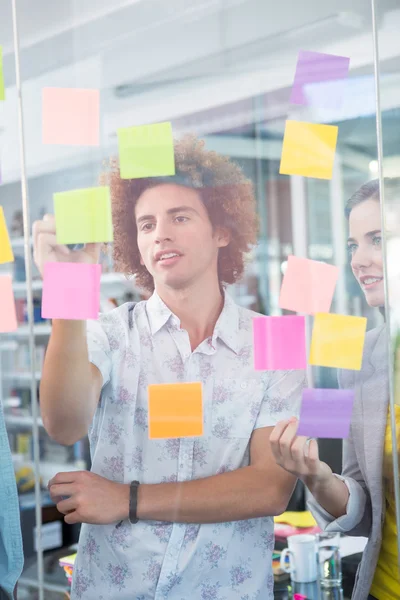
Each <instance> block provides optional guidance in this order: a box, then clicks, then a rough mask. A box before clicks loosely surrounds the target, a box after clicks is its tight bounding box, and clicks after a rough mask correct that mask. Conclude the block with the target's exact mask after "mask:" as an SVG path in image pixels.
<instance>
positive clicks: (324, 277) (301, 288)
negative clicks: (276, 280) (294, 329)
mask: <svg viewBox="0 0 400 600" xmlns="http://www.w3.org/2000/svg"><path fill="white" fill-rule="evenodd" d="M338 277H339V268H338V267H336V266H335V265H328V264H327V263H324V262H320V261H318V260H310V259H309V258H300V257H299V256H289V257H288V263H287V268H286V271H285V275H284V277H283V281H282V287H281V293H280V297H279V306H280V308H284V309H286V310H293V311H295V312H299V313H304V314H306V315H315V314H316V313H317V312H324V313H328V312H329V311H330V308H331V304H332V299H333V294H334V293H335V287H336V283H337V280H338Z"/></svg>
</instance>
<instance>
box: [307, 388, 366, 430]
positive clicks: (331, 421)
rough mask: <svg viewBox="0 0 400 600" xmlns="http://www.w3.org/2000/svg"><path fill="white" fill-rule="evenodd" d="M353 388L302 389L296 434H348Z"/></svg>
mask: <svg viewBox="0 0 400 600" xmlns="http://www.w3.org/2000/svg"><path fill="white" fill-rule="evenodd" d="M353 403H354V390H337V389H310V388H306V389H304V390H303V398H302V403H301V409H300V419H299V427H298V430H297V435H306V436H307V437H314V438H340V439H345V438H347V437H348V436H349V432H350V421H351V416H352V413H353Z"/></svg>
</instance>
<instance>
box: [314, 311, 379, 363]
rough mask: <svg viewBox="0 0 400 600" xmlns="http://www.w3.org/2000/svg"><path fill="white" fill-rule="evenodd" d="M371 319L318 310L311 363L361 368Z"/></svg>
mask: <svg viewBox="0 0 400 600" xmlns="http://www.w3.org/2000/svg"><path fill="white" fill-rule="evenodd" d="M366 328H367V319H366V318H365V317H352V316H349V315H335V314H331V313H317V314H316V315H315V319H314V327H313V332H312V339H311V349H310V360H309V362H310V365H317V366H320V367H334V368H336V369H353V370H355V371H359V370H360V369H361V363H362V354H363V348H364V339H365V331H366Z"/></svg>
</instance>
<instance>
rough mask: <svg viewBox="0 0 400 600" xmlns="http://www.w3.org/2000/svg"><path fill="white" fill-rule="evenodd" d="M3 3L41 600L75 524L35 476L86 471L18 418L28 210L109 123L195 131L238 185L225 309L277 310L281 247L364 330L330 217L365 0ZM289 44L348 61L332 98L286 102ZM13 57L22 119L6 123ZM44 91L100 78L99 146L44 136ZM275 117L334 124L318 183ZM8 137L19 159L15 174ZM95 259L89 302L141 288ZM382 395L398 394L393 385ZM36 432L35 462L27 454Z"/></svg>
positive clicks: (42, 327)
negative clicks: (290, 157) (285, 158)
mask: <svg viewBox="0 0 400 600" xmlns="http://www.w3.org/2000/svg"><path fill="white" fill-rule="evenodd" d="M397 4H398V2H397V0H387V1H386V0H380V2H379V9H378V11H377V12H378V28H379V31H378V39H379V49H380V63H379V65H380V79H379V84H380V91H381V112H380V114H379V115H378V117H379V119H381V120H382V131H383V167H384V174H385V175H386V176H387V177H397V176H398V175H399V173H398V161H399V160H400V159H399V156H398V148H397V145H398V141H397V137H398V135H397V131H398V124H399V123H398V121H399V106H400V84H399V81H398V73H397V71H398V64H399V58H400V45H399V43H398V33H397V32H398V27H397V25H398V20H399V19H400V10H399V9H398V6H396V5H397ZM16 5H17V6H16V16H17V21H16V24H17V25H18V30H19V48H15V45H14V40H13V19H12V11H11V8H12V2H11V0H7V2H3V4H2V6H1V7H0V46H2V49H3V65H4V80H5V87H6V98H5V101H4V102H0V173H1V179H0V205H1V206H2V207H3V210H4V215H5V220H6V223H7V226H8V231H9V233H10V237H11V245H12V248H13V252H14V256H15V260H14V262H13V263H6V264H4V265H0V269H1V271H0V273H3V274H4V273H10V274H11V275H12V280H13V292H14V296H15V303H16V311H17V319H18V329H17V330H16V331H14V332H12V333H9V334H0V400H1V402H2V404H3V408H4V415H5V422H6V426H7V430H8V434H9V441H10V447H11V450H12V454H13V462H14V468H15V474H16V479H17V483H18V489H19V499H20V508H21V523H22V530H23V541H24V553H25V568H24V572H23V574H22V577H21V580H20V583H19V597H20V598H40V599H42V598H49V599H52V598H54V599H55V598H63V597H64V594H65V593H66V592H67V590H68V582H67V580H66V579H65V576H64V573H63V571H62V570H61V569H60V568H59V567H58V559H59V558H60V557H62V556H65V555H66V554H68V553H72V552H73V551H74V550H76V544H77V542H78V537H79V526H78V525H74V526H71V525H67V524H65V523H64V522H63V515H61V514H60V513H58V511H57V509H56V507H55V505H54V503H53V502H52V501H51V499H50V496H49V494H48V491H47V489H46V486H47V483H48V481H49V480H50V479H51V478H52V477H53V476H54V475H55V474H56V473H58V472H60V471H61V472H62V471H72V470H74V469H75V470H85V469H90V466H91V456H90V452H89V444H88V441H87V438H84V439H82V440H81V441H79V442H77V443H76V444H74V445H73V446H62V445H60V444H57V443H56V442H54V441H53V440H52V439H51V438H50V437H49V435H48V433H47V432H46V430H45V428H44V426H43V422H42V420H41V417H40V415H39V416H38V419H37V423H36V426H37V429H36V430H35V429H34V428H33V416H32V405H33V403H35V404H36V406H37V409H38V410H39V411H40V408H39V402H38V399H39V392H38V388H39V382H40V379H41V368H42V364H43V360H44V354H45V351H46V346H47V343H48V340H49V336H50V334H51V322H50V320H47V319H43V318H42V316H41V298H42V280H41V278H40V276H39V272H38V271H37V269H36V267H35V266H34V263H33V262H32V278H31V280H27V278H26V273H27V262H28V256H29V255H30V252H31V245H32V237H31V229H30V228H31V225H32V223H33V221H35V220H37V219H41V218H42V217H43V216H44V215H45V214H46V213H51V214H53V213H54V206H53V195H54V194H55V193H57V192H64V191H67V190H75V189H82V188H88V187H93V186H96V185H98V182H99V177H100V174H101V172H102V170H103V168H104V162H105V161H107V160H108V158H109V157H110V156H116V155H117V154H118V139H117V133H116V132H117V129H118V128H121V127H129V126H133V125H141V124H147V123H158V122H163V121H170V122H171V123H172V129H173V133H174V136H175V137H176V138H179V137H181V136H182V135H183V134H186V133H193V134H195V135H196V136H198V137H199V138H201V139H204V140H205V144H206V147H207V148H208V149H210V150H215V151H216V152H218V153H221V154H223V155H225V156H228V157H231V158H232V159H233V160H234V161H235V162H237V163H238V164H239V165H240V166H241V168H242V169H243V171H244V173H245V174H246V176H247V177H248V178H249V179H250V180H251V182H252V184H253V186H254V190H255V193H256V200H257V208H258V216H259V223H260V227H259V235H258V243H257V246H256V247H254V248H252V250H251V253H250V255H249V260H248V264H247V267H246V271H245V274H244V277H243V278H242V280H241V281H240V282H238V283H236V284H235V285H232V286H230V287H229V290H228V291H229V293H230V294H231V295H232V297H233V298H234V299H235V301H236V302H237V303H238V304H239V305H241V306H243V307H246V308H249V309H251V310H254V311H256V312H259V313H262V314H264V315H271V316H279V315H283V314H289V311H286V310H284V309H282V308H280V302H279V297H280V289H281V284H282V279H283V276H284V273H285V271H286V269H287V264H288V257H289V256H290V255H296V256H298V257H304V258H309V259H313V260H316V261H323V262H325V263H328V264H331V265H337V266H338V267H339V270H340V274H339V279H338V282H337V285H336V288H335V295H334V299H333V304H332V307H331V312H332V313H338V314H342V315H353V316H363V317H366V318H367V319H368V321H367V328H368V330H372V329H374V328H376V327H382V325H383V324H384V319H383V316H382V312H383V311H379V310H378V308H376V307H375V308H373V307H371V306H369V305H368V303H367V301H366V299H365V294H364V293H363V291H362V289H361V288H360V286H359V284H358V283H357V281H356V280H355V278H354V276H353V273H352V270H351V268H350V266H349V256H348V250H347V237H348V223H347V221H346V218H345V216H344V207H345V204H346V201H347V200H348V199H349V198H350V196H352V194H353V193H354V192H355V191H356V190H357V189H358V188H359V186H360V185H362V184H363V183H365V182H367V181H369V180H371V179H375V178H377V177H378V176H379V162H378V158H379V157H378V151H377V136H376V123H377V118H376V116H377V115H376V97H375V75H374V48H373V36H372V13H371V7H370V5H369V3H368V2H365V1H364V0H353V2H352V4H351V7H350V5H349V3H348V2H346V1H345V0H335V2H318V1H317V0H304V1H303V2H301V3H298V2H295V1H294V0H282V1H281V2H280V3H279V4H278V5H277V4H276V3H273V2H272V0H224V1H222V2H221V1H219V0H198V1H196V2H191V1H190V0H169V1H168V2H165V1H163V0H130V1H129V0H114V2H112V3H110V2H105V1H103V0H85V2H82V1H78V0H76V1H72V0H70V1H69V2H58V3H56V2H51V1H50V0H38V1H37V2H36V3H35V7H34V8H33V6H32V5H31V4H30V3H29V2H25V1H23V2H17V3H16ZM14 25H15V23H14ZM302 50H308V51H314V52H320V53H326V54H333V55H338V56H342V57H349V58H350V68H349V74H348V76H347V77H346V78H345V81H344V82H342V84H341V85H342V87H343V101H342V103H341V104H340V105H337V106H335V107H328V108H326V107H324V106H322V107H321V106H320V105H319V103H318V98H321V97H324V96H325V97H328V96H329V95H330V93H331V91H330V88H329V85H330V82H325V83H324V82H322V83H317V84H315V85H311V86H310V88H309V90H308V93H309V101H310V102H309V103H308V105H301V104H296V103H294V102H293V101H291V93H292V89H293V81H294V75H295V71H296V63H297V59H298V56H299V52H300V51H302ZM18 59H19V61H20V74H21V81H20V85H21V93H22V94H21V98H22V106H23V118H24V124H23V128H21V126H20V124H19V123H18V82H16V77H15V60H18ZM45 88H79V89H84V88H86V89H88V88H90V89H94V90H99V92H100V141H99V144H98V145H76V144H70V145H68V144H67V145H66V144H46V143H44V141H43V135H44V132H43V126H44V125H43V112H42V111H43V94H44V89H45ZM333 91H334V90H333ZM288 120H294V121H300V122H308V123H315V124H325V125H332V126H337V127H338V140H337V147H336V152H335V160H334V164H333V174H332V177H331V178H326V179H321V178H317V177H302V176H299V175H286V174H280V163H281V155H282V144H283V137H284V132H285V127H286V123H287V121H288ZM21 145H23V147H24V149H25V157H26V165H25V170H24V172H22V174H21V162H20V150H21ZM21 178H22V180H23V181H25V182H26V189H27V195H28V197H27V205H28V206H29V213H30V214H29V229H28V230H27V229H26V228H25V230H24V225H23V210H22V209H23V202H22V199H21V196H22V193H21V189H23V187H21ZM388 195H390V194H389V193H388ZM392 198H393V195H392V196H390V200H388V203H387V208H386V216H387V219H388V231H389V232H390V240H388V247H387V259H388V263H387V264H388V268H389V269H391V271H390V272H391V273H392V272H393V277H392V279H390V281H389V291H390V294H391V295H393V299H392V297H391V298H390V320H391V327H392V328H391V334H392V338H393V340H394V343H395V342H396V343H397V339H398V333H397V331H398V328H397V325H398V322H400V318H399V315H398V310H397V288H398V283H397V280H398V273H397V264H398V260H397V254H398V247H399V245H398V243H399V242H398V233H399V231H400V230H399V227H398V224H399V223H400V219H399V215H398V211H399V206H398V203H397V195H395V196H394V199H393V200H392ZM25 216H26V215H25ZM389 221H390V223H389ZM101 264H102V275H101V292H100V298H101V303H100V306H101V310H102V311H103V312H107V311H109V310H111V309H112V308H114V307H115V306H119V305H121V304H122V303H124V302H127V301H132V300H133V301H135V302H136V301H140V300H143V299H145V298H147V297H148V294H146V293H145V292H144V291H143V290H141V289H139V288H138V286H137V285H136V283H135V281H134V280H132V279H129V280H127V279H126V278H125V277H124V276H123V274H121V273H117V272H115V270H114V266H113V261H112V258H111V255H110V253H107V252H104V253H102V256H101ZM28 290H30V291H31V294H32V311H31V315H29V306H28V294H27V292H28ZM29 318H30V321H31V322H30V323H29ZM312 324H313V318H312V317H311V316H306V327H307V338H308V345H309V344H310V340H311V333H312ZM31 333H33V335H34V350H35V351H34V362H33V364H34V372H32V362H31V358H32V357H31V351H30V350H31V348H30V346H29V339H30V335H31ZM384 335H386V334H384ZM396 357H397V354H396ZM396 360H397V358H396ZM396 364H397V363H396ZM308 379H309V386H310V387H316V388H336V387H337V370H336V369H334V368H328V367H322V366H320V367H319V366H318V367H311V366H309V367H308ZM395 381H397V380H395ZM33 390H34V391H35V393H34V394H32V391H33ZM395 391H396V394H397V395H398V393H399V392H398V390H397V387H396V386H395ZM35 431H36V432H37V433H36V435H37V441H38V444H37V450H36V455H37V456H36V458H37V460H39V462H40V472H39V473H38V472H37V469H35V464H34V460H35V456H34V448H35V444H34V439H35ZM319 446H320V455H321V458H322V459H323V460H325V461H327V462H328V464H329V465H330V466H331V467H332V469H333V470H334V471H335V472H337V473H340V472H341V466H342V464H341V463H342V461H341V451H342V448H341V446H342V441H341V440H337V439H335V440H331V439H321V440H320V443H319ZM35 481H36V486H37V488H38V487H40V488H41V492H40V498H41V500H40V502H41V506H42V509H41V511H40V510H39V514H40V516H41V519H42V521H43V526H42V528H41V531H42V534H41V544H40V546H41V551H44V561H43V562H42V559H41V551H39V554H38V552H37V551H36V550H37V544H36V541H35V523H36V520H37V516H38V512H37V511H36V514H35V495H34V486H35ZM36 491H38V490H36ZM36 497H37V496H36ZM296 498H298V500H296V505H293V509H295V510H303V509H304V508H305V505H304V497H303V491H302V490H300V493H299V495H298V496H296ZM278 581H279V578H277V579H276V586H277V589H278V588H279V585H278ZM242 589H243V595H242V598H243V599H244V598H250V597H251V596H249V595H246V585H245V584H244V585H243V588H242ZM282 589H283V588H282ZM286 589H287V586H286ZM277 593H278V592H277ZM283 593H284V592H282V594H283ZM346 593H347V594H348V593H349V592H348V591H346V590H345V596H346ZM277 597H278V596H277ZM280 597H282V598H284V597H285V596H283V595H282V596H280ZM286 597H287V596H286ZM210 598H211V596H210ZM215 598H217V596H215Z"/></svg>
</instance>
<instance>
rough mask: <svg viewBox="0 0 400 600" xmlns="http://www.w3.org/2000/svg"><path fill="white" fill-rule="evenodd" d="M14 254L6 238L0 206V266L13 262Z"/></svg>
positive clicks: (6, 231)
mask: <svg viewBox="0 0 400 600" xmlns="http://www.w3.org/2000/svg"><path fill="white" fill-rule="evenodd" d="M13 261H14V253H13V251H12V248H11V244H10V238H9V236H8V230H7V224H6V219H5V217H4V210H3V207H2V206H0V264H3V263H8V262H13Z"/></svg>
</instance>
